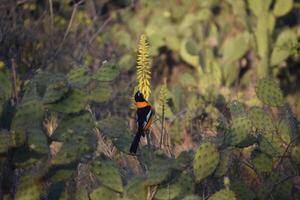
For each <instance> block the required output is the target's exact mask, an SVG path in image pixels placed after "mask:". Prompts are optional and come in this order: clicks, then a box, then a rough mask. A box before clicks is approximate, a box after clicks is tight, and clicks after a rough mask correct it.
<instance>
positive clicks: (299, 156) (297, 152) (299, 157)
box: [291, 145, 300, 164]
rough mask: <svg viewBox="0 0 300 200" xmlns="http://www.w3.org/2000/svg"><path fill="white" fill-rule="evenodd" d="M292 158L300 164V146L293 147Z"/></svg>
mask: <svg viewBox="0 0 300 200" xmlns="http://www.w3.org/2000/svg"><path fill="white" fill-rule="evenodd" d="M291 157H292V159H293V160H294V161H295V162H296V163H297V164H300V146H299V145H298V146H295V147H293V149H292V153H291Z"/></svg>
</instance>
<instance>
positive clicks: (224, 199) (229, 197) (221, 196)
mask: <svg viewBox="0 0 300 200" xmlns="http://www.w3.org/2000/svg"><path fill="white" fill-rule="evenodd" d="M208 200H236V197H235V194H234V192H232V191H231V190H227V189H223V190H220V191H218V192H216V193H215V194H213V195H212V196H211V197H209V198H208Z"/></svg>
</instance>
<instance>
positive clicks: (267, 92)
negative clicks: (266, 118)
mask: <svg viewBox="0 0 300 200" xmlns="http://www.w3.org/2000/svg"><path fill="white" fill-rule="evenodd" d="M255 91H256V95H257V97H258V98H259V99H260V100H261V101H262V102H263V103H264V104H267V105H270V106H274V107H280V106H283V104H284V99H283V94H282V92H281V90H280V87H279V84H278V83H277V82H276V81H275V80H273V79H260V80H259V81H258V83H257V85H256V87H255Z"/></svg>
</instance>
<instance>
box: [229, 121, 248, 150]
mask: <svg viewBox="0 0 300 200" xmlns="http://www.w3.org/2000/svg"><path fill="white" fill-rule="evenodd" d="M231 129H232V131H231V145H237V144H239V143H241V142H242V141H243V140H245V139H246V138H247V136H248V135H249V134H250V132H251V129H252V125H251V121H250V120H249V118H248V117H247V116H242V117H237V118H234V119H233V121H232V127H231Z"/></svg>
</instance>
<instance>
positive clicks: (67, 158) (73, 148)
mask: <svg viewBox="0 0 300 200" xmlns="http://www.w3.org/2000/svg"><path fill="white" fill-rule="evenodd" d="M79 154H80V153H79V149H78V146H77V144H74V143H73V142H65V143H64V144H63V146H62V147H61V149H60V150H59V152H58V153H57V154H56V155H55V156H54V157H53V158H52V159H51V163H52V164H53V165H66V164H70V163H72V162H74V161H76V160H78V159H79Z"/></svg>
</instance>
